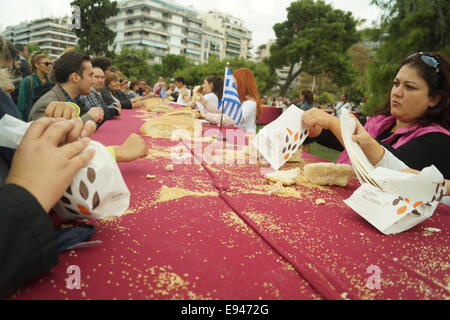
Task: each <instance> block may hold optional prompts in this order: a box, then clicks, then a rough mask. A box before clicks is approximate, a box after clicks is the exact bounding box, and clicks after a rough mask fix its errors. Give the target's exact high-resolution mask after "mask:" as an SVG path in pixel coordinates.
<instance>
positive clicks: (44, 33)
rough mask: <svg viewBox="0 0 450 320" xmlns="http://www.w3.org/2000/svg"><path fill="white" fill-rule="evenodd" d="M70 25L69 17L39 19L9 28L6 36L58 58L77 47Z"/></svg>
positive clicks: (14, 41) (5, 33)
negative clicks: (34, 46) (64, 52)
mask: <svg viewBox="0 0 450 320" xmlns="http://www.w3.org/2000/svg"><path fill="white" fill-rule="evenodd" d="M70 23H71V19H70V18H69V17H64V18H44V19H37V20H33V21H29V22H28V21H27V22H23V23H20V24H18V25H15V26H9V27H7V28H6V30H5V31H4V35H5V37H6V38H7V39H9V40H11V41H12V42H13V43H15V44H33V45H37V46H39V47H40V48H41V49H42V50H45V51H47V52H48V54H49V55H50V56H52V57H58V56H60V55H61V54H62V52H63V51H64V50H65V49H67V48H69V47H74V46H76V45H77V36H76V35H75V33H74V32H73V30H72V29H71V28H70V27H69V24H70Z"/></svg>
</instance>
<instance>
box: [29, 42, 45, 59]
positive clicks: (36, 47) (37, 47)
mask: <svg viewBox="0 0 450 320" xmlns="http://www.w3.org/2000/svg"><path fill="white" fill-rule="evenodd" d="M27 48H28V52H29V53H30V56H31V55H32V54H33V52H36V51H42V50H41V47H39V46H37V45H35V44H28V45H27Z"/></svg>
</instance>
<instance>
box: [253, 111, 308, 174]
mask: <svg viewBox="0 0 450 320" xmlns="http://www.w3.org/2000/svg"><path fill="white" fill-rule="evenodd" d="M303 113H304V111H303V110H301V109H299V108H297V107H296V106H295V105H292V106H290V107H289V109H287V110H286V111H285V112H284V113H283V114H282V115H281V116H280V117H279V118H278V119H277V120H275V121H273V122H272V123H270V124H268V125H267V126H265V127H264V128H263V129H262V130H261V131H259V133H258V135H257V136H256V138H255V139H253V140H252V143H253V145H254V146H255V147H256V148H257V149H258V151H259V152H260V153H261V154H262V155H263V157H264V159H266V160H267V162H269V163H270V165H271V166H272V168H273V169H274V170H278V169H280V167H281V166H282V165H284V164H285V163H286V162H287V161H288V160H289V159H290V158H291V157H292V156H293V155H294V154H295V153H296V152H297V150H298V149H299V148H300V146H301V145H302V144H303V142H304V141H305V140H306V138H307V137H308V130H307V129H304V128H303V126H302V116H303Z"/></svg>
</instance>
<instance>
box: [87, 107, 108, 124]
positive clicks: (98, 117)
mask: <svg viewBox="0 0 450 320" xmlns="http://www.w3.org/2000/svg"><path fill="white" fill-rule="evenodd" d="M88 114H89V115H90V116H91V117H92V118H93V119H94V121H95V122H97V123H100V122H102V121H103V118H104V116H105V112H104V111H103V108H100V107H95V108H90V109H89V111H88Z"/></svg>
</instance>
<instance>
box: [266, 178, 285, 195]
mask: <svg viewBox="0 0 450 320" xmlns="http://www.w3.org/2000/svg"><path fill="white" fill-rule="evenodd" d="M283 189H284V187H283V184H282V183H281V182H280V181H277V183H276V184H274V185H273V188H272V189H270V190H269V194H271V195H279V194H281V193H283Z"/></svg>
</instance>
